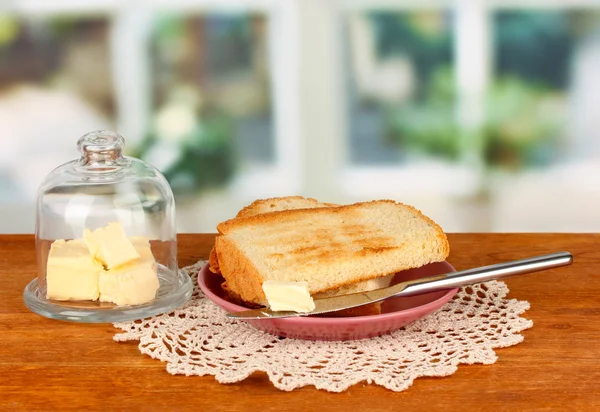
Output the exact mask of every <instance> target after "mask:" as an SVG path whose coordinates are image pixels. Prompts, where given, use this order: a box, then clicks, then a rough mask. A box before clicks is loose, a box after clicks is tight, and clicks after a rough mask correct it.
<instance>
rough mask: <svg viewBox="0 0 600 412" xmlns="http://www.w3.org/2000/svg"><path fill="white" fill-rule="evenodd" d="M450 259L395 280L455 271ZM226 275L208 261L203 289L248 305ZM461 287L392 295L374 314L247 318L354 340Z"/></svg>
mask: <svg viewBox="0 0 600 412" xmlns="http://www.w3.org/2000/svg"><path fill="white" fill-rule="evenodd" d="M454 271H455V270H454V268H453V267H452V266H451V265H450V264H449V263H447V262H440V263H432V264H429V265H426V266H423V267H421V268H419V269H411V270H406V271H403V272H400V273H398V274H396V276H394V279H393V281H392V283H398V282H402V281H404V280H409V279H417V278H422V277H426V276H433V275H439V274H442V273H448V272H454ZM222 282H223V278H222V277H221V276H219V275H215V274H214V273H212V272H211V271H210V270H208V264H207V265H205V266H204V267H203V268H202V269H201V270H200V273H199V275H198V283H199V285H200V289H202V291H203V292H204V294H205V295H206V297H208V298H209V299H210V300H212V301H213V302H214V303H216V304H217V305H219V306H220V307H221V308H223V309H225V310H226V311H228V312H240V311H243V310H246V309H248V308H246V307H243V306H240V305H238V304H236V303H233V302H231V301H230V300H229V298H228V296H227V294H226V293H225V292H224V291H223V289H222V288H221V283H222ZM457 291H458V289H456V288H455V289H450V290H444V291H438V292H430V293H426V294H423V295H417V296H409V297H399V298H390V299H387V300H385V301H384V302H383V303H382V305H381V309H382V313H381V314H380V315H373V316H355V317H339V318H333V317H323V316H319V317H316V316H308V317H297V318H283V319H260V320H247V321H246V322H248V323H250V324H251V325H253V326H254V327H256V328H257V329H260V330H263V331H265V332H268V333H271V334H273V335H277V336H283V337H287V338H296V339H308V340H353V339H364V338H370V337H373V336H380V335H384V334H386V333H389V332H392V331H394V330H396V329H399V328H401V327H402V326H405V325H407V324H409V323H411V322H414V321H415V320H417V319H420V318H422V317H424V316H426V315H428V314H430V313H432V312H435V311H436V310H438V309H439V308H441V307H442V306H443V305H444V304H445V303H446V302H448V301H449V300H450V299H452V297H453V296H454V295H455V294H456V292H457Z"/></svg>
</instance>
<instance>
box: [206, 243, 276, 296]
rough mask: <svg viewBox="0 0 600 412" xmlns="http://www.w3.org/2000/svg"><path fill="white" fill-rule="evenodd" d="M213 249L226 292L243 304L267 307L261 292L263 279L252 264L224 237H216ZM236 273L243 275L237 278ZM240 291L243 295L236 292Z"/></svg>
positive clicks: (263, 294)
mask: <svg viewBox="0 0 600 412" xmlns="http://www.w3.org/2000/svg"><path fill="white" fill-rule="evenodd" d="M215 249H216V250H217V258H218V260H219V265H220V267H221V269H222V272H221V276H223V278H225V282H226V284H227V288H226V291H227V292H228V293H231V292H233V294H234V296H239V299H240V300H242V301H244V302H253V303H257V304H260V305H263V306H267V305H268V301H267V297H266V296H265V293H264V292H263V290H262V284H263V282H264V279H263V277H262V276H261V275H260V273H259V272H258V270H257V269H256V267H255V266H254V265H253V264H252V262H251V261H250V260H248V258H246V256H244V254H243V253H242V252H241V251H240V250H239V249H238V248H237V247H236V246H235V243H233V242H232V241H231V240H230V239H228V238H226V237H224V236H218V237H217V238H216V239H215ZM237 273H240V274H243V275H242V276H237V275H236V274H237ZM241 290H243V291H244V293H243V294H240V293H238V292H237V291H241Z"/></svg>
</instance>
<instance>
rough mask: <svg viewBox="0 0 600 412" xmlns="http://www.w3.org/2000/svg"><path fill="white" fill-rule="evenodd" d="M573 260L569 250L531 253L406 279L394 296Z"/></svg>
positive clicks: (466, 283) (457, 284)
mask: <svg viewBox="0 0 600 412" xmlns="http://www.w3.org/2000/svg"><path fill="white" fill-rule="evenodd" d="M572 262H573V255H571V253H569V252H557V253H551V254H548V255H541V256H534V257H530V258H527V259H519V260H513V261H510V262H504V263H498V264H495V265H489V266H482V267H479V268H474V269H467V270H461V271H458V272H452V273H448V274H445V275H440V276H431V277H427V278H421V279H415V280H413V281H408V282H406V283H405V285H406V287H405V288H404V289H403V290H402V291H400V292H399V293H397V294H395V295H394V296H411V295H419V294H421V293H427V292H432V291H435V290H443V289H452V288H455V287H459V286H467V285H473V284H476V283H481V282H487V281H489V280H496V279H502V278H505V277H508V276H514V275H522V274H525V273H531V272H537V271H540V270H546V269H552V268H556V267H560V266H567V265H570V264H571V263H572Z"/></svg>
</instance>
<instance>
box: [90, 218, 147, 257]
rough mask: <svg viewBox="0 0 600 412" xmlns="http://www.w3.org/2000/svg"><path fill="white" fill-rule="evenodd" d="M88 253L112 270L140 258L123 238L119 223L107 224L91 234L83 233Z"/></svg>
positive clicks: (124, 237) (130, 244) (129, 242)
mask: <svg viewBox="0 0 600 412" xmlns="http://www.w3.org/2000/svg"><path fill="white" fill-rule="evenodd" d="M83 240H84V241H85V244H86V245H87V247H88V250H89V253H90V254H91V255H92V256H93V257H94V259H97V260H98V261H99V262H101V263H102V265H104V266H105V267H106V268H107V269H114V268H116V267H118V266H121V265H125V264H127V263H129V262H132V261H133V260H135V259H138V258H140V254H139V253H138V251H137V250H136V248H135V247H134V246H133V244H132V243H131V241H130V240H129V239H127V237H126V236H125V232H124V231H123V227H122V226H121V223H120V222H113V223H109V224H108V225H107V226H105V227H102V228H98V229H96V230H94V231H93V232H92V231H90V230H89V229H85V230H84V231H83Z"/></svg>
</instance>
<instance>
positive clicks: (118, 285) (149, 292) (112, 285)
mask: <svg viewBox="0 0 600 412" xmlns="http://www.w3.org/2000/svg"><path fill="white" fill-rule="evenodd" d="M98 284H99V290H100V301H101V302H112V303H115V304H117V305H139V304H142V303H146V302H149V301H151V300H152V299H154V298H155V296H156V291H157V290H158V288H159V282H158V275H157V268H156V262H155V261H154V259H153V258H152V259H138V260H136V261H134V262H131V263H128V264H126V265H123V266H119V267H117V268H115V269H109V270H104V271H102V272H101V273H100V278H99V282H98Z"/></svg>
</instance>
